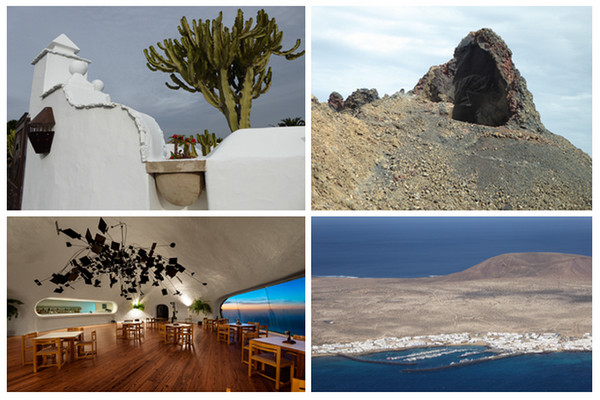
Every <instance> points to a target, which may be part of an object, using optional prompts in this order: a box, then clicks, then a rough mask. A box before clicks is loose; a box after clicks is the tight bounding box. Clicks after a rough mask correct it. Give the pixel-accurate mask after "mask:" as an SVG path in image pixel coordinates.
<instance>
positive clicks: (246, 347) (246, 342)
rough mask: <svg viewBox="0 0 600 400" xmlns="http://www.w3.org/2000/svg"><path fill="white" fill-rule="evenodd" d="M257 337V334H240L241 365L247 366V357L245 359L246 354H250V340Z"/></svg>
mask: <svg viewBox="0 0 600 400" xmlns="http://www.w3.org/2000/svg"><path fill="white" fill-rule="evenodd" d="M257 337H258V332H244V333H242V363H244V364H248V357H245V355H246V353H248V354H249V353H250V339H255V338H257Z"/></svg>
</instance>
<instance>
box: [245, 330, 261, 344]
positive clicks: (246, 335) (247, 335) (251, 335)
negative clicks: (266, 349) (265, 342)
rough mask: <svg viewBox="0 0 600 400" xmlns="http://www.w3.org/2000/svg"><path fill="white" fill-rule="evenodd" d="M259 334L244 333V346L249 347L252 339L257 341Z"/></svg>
mask: <svg viewBox="0 0 600 400" xmlns="http://www.w3.org/2000/svg"><path fill="white" fill-rule="evenodd" d="M257 337H258V332H244V333H242V346H247V345H248V344H249V343H250V339H256V338H257Z"/></svg>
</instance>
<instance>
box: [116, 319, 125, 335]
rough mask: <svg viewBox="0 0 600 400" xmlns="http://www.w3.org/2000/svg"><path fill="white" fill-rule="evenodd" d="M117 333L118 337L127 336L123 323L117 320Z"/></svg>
mask: <svg viewBox="0 0 600 400" xmlns="http://www.w3.org/2000/svg"><path fill="white" fill-rule="evenodd" d="M115 335H116V336H117V338H124V337H125V328H123V324H121V325H119V323H118V322H115Z"/></svg>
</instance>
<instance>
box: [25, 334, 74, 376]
mask: <svg viewBox="0 0 600 400" xmlns="http://www.w3.org/2000/svg"><path fill="white" fill-rule="evenodd" d="M68 352H69V350H68V348H66V347H63V346H62V342H61V340H60V338H55V339H33V373H34V374H37V371H38V369H40V368H45V367H58V369H60V368H61V367H62V364H63V356H65V357H66V355H67V353H68ZM40 358H41V359H42V362H41V363H40V361H39V360H40Z"/></svg>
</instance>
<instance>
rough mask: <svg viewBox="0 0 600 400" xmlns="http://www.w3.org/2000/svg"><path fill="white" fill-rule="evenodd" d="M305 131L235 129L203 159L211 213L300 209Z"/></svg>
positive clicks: (289, 128) (301, 129) (292, 128)
mask: <svg viewBox="0 0 600 400" xmlns="http://www.w3.org/2000/svg"><path fill="white" fill-rule="evenodd" d="M305 144H306V140H305V128H304V127H303V126H302V127H285V128H283V127H282V128H258V129H240V130H238V131H236V132H233V133H232V134H231V135H229V136H228V137H227V138H226V139H225V140H223V142H221V144H219V145H218V146H217V148H216V149H215V150H213V151H212V152H211V153H210V154H209V155H208V157H207V159H206V193H207V196H208V207H209V209H211V210H303V209H304V162H305V157H304V148H305Z"/></svg>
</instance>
